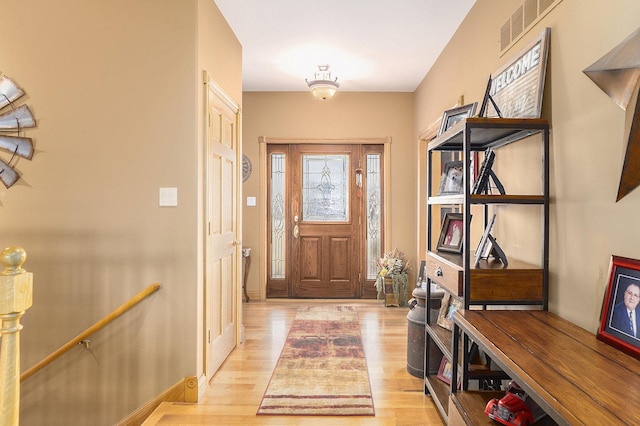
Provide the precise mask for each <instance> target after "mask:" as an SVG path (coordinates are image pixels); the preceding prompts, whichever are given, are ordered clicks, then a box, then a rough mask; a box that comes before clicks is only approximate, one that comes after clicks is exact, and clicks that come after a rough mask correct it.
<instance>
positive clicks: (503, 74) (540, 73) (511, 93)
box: [480, 28, 551, 118]
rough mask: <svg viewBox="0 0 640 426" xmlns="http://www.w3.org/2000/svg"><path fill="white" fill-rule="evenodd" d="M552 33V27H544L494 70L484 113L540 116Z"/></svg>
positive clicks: (505, 115)
mask: <svg viewBox="0 0 640 426" xmlns="http://www.w3.org/2000/svg"><path fill="white" fill-rule="evenodd" d="M550 35H551V30H550V29H549V28H546V29H544V30H543V31H542V32H541V33H540V34H539V35H538V36H537V37H536V38H535V39H534V40H533V41H532V42H531V43H529V45H527V46H526V47H525V48H524V49H523V50H521V51H520V52H518V53H516V54H515V55H514V57H513V58H512V59H511V61H510V62H508V63H506V64H505V65H504V66H503V67H501V68H500V69H498V70H497V71H495V72H493V73H492V74H491V77H490V78H489V82H488V85H489V87H488V88H487V91H486V92H485V97H484V99H483V101H482V106H481V108H480V110H481V111H480V113H481V114H480V115H481V116H483V117H489V116H490V117H495V116H499V117H505V118H540V113H541V111H542V95H543V94H544V80H545V74H546V70H547V55H548V52H549V40H550ZM514 70H517V71H514ZM498 106H499V108H497V107H498Z"/></svg>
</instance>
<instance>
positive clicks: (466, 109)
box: [438, 102, 478, 135]
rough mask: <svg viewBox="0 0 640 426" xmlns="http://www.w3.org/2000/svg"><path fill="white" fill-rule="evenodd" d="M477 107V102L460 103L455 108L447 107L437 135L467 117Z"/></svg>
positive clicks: (471, 114)
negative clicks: (460, 104)
mask: <svg viewBox="0 0 640 426" xmlns="http://www.w3.org/2000/svg"><path fill="white" fill-rule="evenodd" d="M477 107H478V103H477V102H474V103H472V104H467V105H462V106H460V107H457V108H453V109H448V110H446V111H445V112H444V114H443V116H442V122H441V123H440V131H439V132H438V135H441V134H443V133H444V132H446V131H447V130H449V129H450V128H452V127H453V125H454V124H456V123H458V122H460V121H462V120H463V119H465V118H469V117H471V116H473V114H475V113H476V108H477Z"/></svg>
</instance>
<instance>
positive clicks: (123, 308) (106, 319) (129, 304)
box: [20, 283, 160, 381]
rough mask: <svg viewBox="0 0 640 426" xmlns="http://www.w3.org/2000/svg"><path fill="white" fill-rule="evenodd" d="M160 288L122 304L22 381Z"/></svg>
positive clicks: (22, 376) (25, 375) (39, 365)
mask: <svg viewBox="0 0 640 426" xmlns="http://www.w3.org/2000/svg"><path fill="white" fill-rule="evenodd" d="M159 288H160V284H159V283H154V284H151V285H150V286H149V287H147V288H145V289H144V290H142V291H141V292H140V293H138V294H137V295H135V296H134V297H133V298H132V299H131V300H129V301H128V302H126V303H124V304H122V305H121V306H120V307H119V308H118V309H116V310H115V311H113V312H111V313H110V314H109V315H107V316H106V317H104V318H103V319H101V320H100V321H98V322H96V323H95V324H93V325H92V326H91V327H89V328H87V329H86V330H85V331H83V332H82V333H80V334H78V335H77V336H76V337H74V338H73V339H71V340H69V341H68V342H67V343H65V344H64V345H63V346H61V347H60V348H59V349H57V350H56V351H55V352H53V353H51V355H49V356H47V357H46V358H45V359H43V360H42V361H40V362H39V363H37V364H36V365H34V366H33V367H31V368H30V369H28V370H27V371H25V372H24V373H22V374H21V375H20V381H23V380H26V379H27V378H29V377H31V376H33V375H34V374H35V373H36V372H38V371H40V370H42V369H43V368H44V367H46V366H47V365H49V364H51V363H52V362H53V361H54V360H56V359H58V358H59V357H60V356H61V355H62V354H64V353H65V352H67V351H68V350H69V349H71V348H73V347H74V346H77V345H78V344H79V343H81V342H82V341H83V340H84V339H86V338H87V337H89V336H91V335H92V334H94V333H96V332H97V331H98V330H100V329H102V328H104V327H105V326H106V325H107V324H109V323H110V322H112V321H113V320H115V319H116V318H118V317H119V316H120V315H122V314H124V313H125V312H127V311H128V310H129V309H131V308H133V307H134V306H135V305H137V304H138V303H140V302H141V301H142V300H144V299H145V298H146V297H148V296H150V295H151V294H152V293H154V292H155V291H157V290H158V289H159Z"/></svg>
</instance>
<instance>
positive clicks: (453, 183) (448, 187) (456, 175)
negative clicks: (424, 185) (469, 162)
mask: <svg viewBox="0 0 640 426" xmlns="http://www.w3.org/2000/svg"><path fill="white" fill-rule="evenodd" d="M462 164H463V163H462V161H447V162H446V163H445V164H444V170H443V172H442V180H441V181H440V190H439V191H438V195H452V194H462V190H463V188H462V184H463V179H464V170H462V167H463V166H462Z"/></svg>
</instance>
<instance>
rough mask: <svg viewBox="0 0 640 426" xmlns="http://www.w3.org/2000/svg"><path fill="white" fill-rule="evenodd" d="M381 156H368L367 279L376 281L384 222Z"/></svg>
mask: <svg viewBox="0 0 640 426" xmlns="http://www.w3.org/2000/svg"><path fill="white" fill-rule="evenodd" d="M380 160H381V155H380V154H367V191H366V196H367V279H368V280H375V279H376V276H377V275H378V266H377V261H378V258H379V257H380V256H381V254H382V238H381V235H380V234H381V230H382V221H381V215H380V200H381V196H380V195H381V193H380V188H381V187H382V182H381V181H380V180H381V179H380V178H381V173H380Z"/></svg>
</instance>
